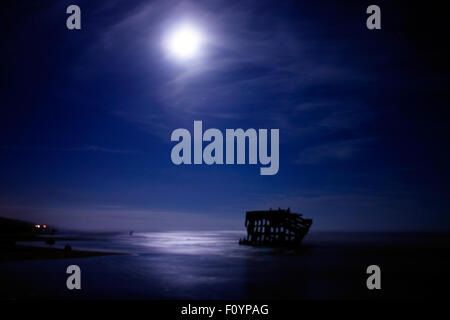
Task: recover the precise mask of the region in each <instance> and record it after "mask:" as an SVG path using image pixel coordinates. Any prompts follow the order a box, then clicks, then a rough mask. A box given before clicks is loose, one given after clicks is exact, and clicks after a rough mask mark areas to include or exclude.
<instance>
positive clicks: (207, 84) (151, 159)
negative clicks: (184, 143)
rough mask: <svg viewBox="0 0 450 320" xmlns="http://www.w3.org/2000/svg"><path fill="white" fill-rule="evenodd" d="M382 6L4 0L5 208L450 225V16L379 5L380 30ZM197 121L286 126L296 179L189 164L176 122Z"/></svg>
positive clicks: (77, 217)
mask: <svg viewBox="0 0 450 320" xmlns="http://www.w3.org/2000/svg"><path fill="white" fill-rule="evenodd" d="M70 4H77V5H79V6H80V7H81V12H82V29H81V30H77V31H69V30H68V29H67V28H66V18H67V16H68V15H67V14H66V13H65V11H66V8H67V6H68V5H70ZM370 4H372V3H366V2H364V1H348V2H347V1H346V2H345V3H342V2H341V1H336V3H335V2H331V1H323V2H321V3H320V4H313V2H312V1H308V2H306V1H295V2H291V1H282V2H280V1H273V2H271V1H239V2H236V1H215V0H214V1H211V0H209V1H192V2H191V1H120V0H114V1H33V2H29V3H25V2H20V3H17V1H5V2H3V3H2V10H1V18H2V22H3V24H4V25H6V27H3V28H2V31H1V32H2V40H3V41H2V43H3V48H2V50H1V52H0V55H1V66H2V73H1V74H2V78H1V96H0V108H1V110H0V215H2V216H7V217H13V218H18V219H25V220H30V221H35V222H41V221H42V223H44V222H45V223H49V224H54V225H56V226H58V227H62V228H64V227H66V228H79V229H97V230H128V229H135V230H153V229H210V228H214V229H236V228H242V227H243V220H244V212H245V211H246V210H254V209H268V208H269V207H274V208H276V207H288V206H289V207H291V209H292V210H294V211H297V212H303V213H304V214H305V215H306V216H308V217H311V218H313V219H314V225H313V228H314V229H315V230H437V229H449V227H450V219H449V214H448V213H449V208H450V205H449V198H448V191H449V176H450V175H449V169H448V163H449V152H448V145H449V134H448V127H449V111H448V108H449V65H448V61H447V60H448V56H449V50H448V48H447V47H446V44H445V42H447V39H448V27H447V26H446V25H445V24H444V21H445V19H443V17H444V16H443V12H448V11H445V10H444V8H440V7H439V5H435V6H434V7H427V8H425V9H424V8H419V7H414V6H412V5H407V4H406V3H405V4H404V5H402V3H400V2H398V3H397V4H396V5H393V4H392V3H389V2H388V3H385V2H383V1H379V2H378V3H377V4H378V5H379V6H380V7H381V10H382V29H381V30H376V31H370V30H368V29H367V28H366V18H367V16H368V15H367V14H366V13H365V11H366V8H367V6H368V5H370ZM185 19H189V20H190V21H194V22H195V23H196V24H197V25H199V26H201V28H202V30H203V32H205V33H206V34H207V36H208V38H209V40H210V41H209V42H208V43H207V44H205V46H204V47H203V48H202V55H201V57H199V58H197V59H194V60H193V61H190V62H189V63H182V62H180V61H174V60H173V59H170V57H168V56H167V52H166V51H165V50H164V47H163V46H162V45H161V42H162V39H163V37H164V36H165V35H166V34H167V33H168V32H169V31H170V29H171V28H172V27H173V26H174V25H176V24H177V23H178V22H179V21H183V20H185ZM420 21H421V24H420V25H419V24H418V23H420ZM194 120H202V121H203V126H204V128H205V129H206V128H219V129H221V130H225V129H226V128H244V129H246V128H268V129H270V128H278V129H280V169H279V172H278V174H277V175H275V176H260V175H259V167H260V166H259V165H257V166H255V165H253V166H251V165H241V166H237V165H235V166H225V165H221V166H219V165H216V166H206V165H201V166H193V165H191V166H186V165H185V166H175V165H173V164H172V162H171V160H170V151H171V148H172V147H173V145H174V143H171V142H170V134H171V132H172V131H173V130H174V129H176V128H180V127H182V128H187V129H189V130H190V131H192V130H193V121H194Z"/></svg>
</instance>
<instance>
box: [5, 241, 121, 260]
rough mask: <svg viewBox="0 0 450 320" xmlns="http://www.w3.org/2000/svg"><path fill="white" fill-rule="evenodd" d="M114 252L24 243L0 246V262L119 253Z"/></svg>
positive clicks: (87, 256) (89, 256)
mask: <svg viewBox="0 0 450 320" xmlns="http://www.w3.org/2000/svg"><path fill="white" fill-rule="evenodd" d="M121 254H122V253H116V252H100V251H86V250H84V251H82V250H72V251H69V252H68V251H66V250H64V249H59V248H43V247H34V246H25V245H15V246H11V247H0V263H1V262H11V261H27V260H46V259H75V258H92V257H100V256H110V255H121Z"/></svg>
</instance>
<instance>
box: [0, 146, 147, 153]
mask: <svg viewBox="0 0 450 320" xmlns="http://www.w3.org/2000/svg"><path fill="white" fill-rule="evenodd" d="M0 150H10V151H24V152H34V151H65V152H105V153H138V151H137V150H126V149H113V148H105V147H100V146H95V145H90V146H84V147H72V148H57V147H45V146H37V147H32V146H0Z"/></svg>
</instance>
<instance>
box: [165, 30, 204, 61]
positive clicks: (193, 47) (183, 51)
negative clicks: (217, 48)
mask: <svg viewBox="0 0 450 320" xmlns="http://www.w3.org/2000/svg"><path fill="white" fill-rule="evenodd" d="M202 42H203V35H202V34H201V32H200V31H199V30H198V29H197V28H195V27H194V26H192V25H182V26H179V27H178V28H176V29H174V30H173V31H172V32H171V33H170V34H169V36H168V39H167V47H168V50H169V52H170V54H171V55H173V56H175V57H177V58H179V59H183V60H184V59H190V58H194V57H196V56H198V54H199V49H200V47H201V45H202Z"/></svg>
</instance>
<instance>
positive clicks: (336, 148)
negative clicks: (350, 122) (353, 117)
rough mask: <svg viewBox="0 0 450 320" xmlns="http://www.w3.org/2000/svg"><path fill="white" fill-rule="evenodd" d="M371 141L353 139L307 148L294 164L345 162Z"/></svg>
mask: <svg viewBox="0 0 450 320" xmlns="http://www.w3.org/2000/svg"><path fill="white" fill-rule="evenodd" d="M371 141H373V139H353V140H344V141H339V142H335V143H327V144H323V145H319V146H313V147H308V148H306V149H304V150H303V151H302V152H301V153H300V155H299V156H298V158H297V159H296V160H295V161H294V163H296V164H308V165H309V164H321V163H324V162H329V161H345V160H348V159H350V158H352V157H353V156H355V155H356V154H357V153H358V152H360V151H361V150H362V149H363V148H367V147H368V143H370V142H371Z"/></svg>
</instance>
